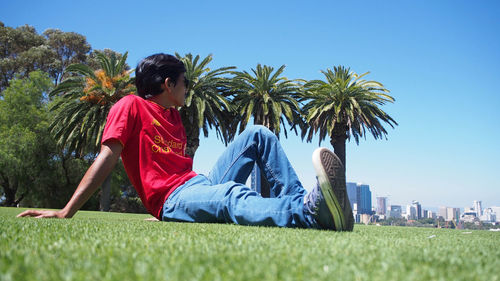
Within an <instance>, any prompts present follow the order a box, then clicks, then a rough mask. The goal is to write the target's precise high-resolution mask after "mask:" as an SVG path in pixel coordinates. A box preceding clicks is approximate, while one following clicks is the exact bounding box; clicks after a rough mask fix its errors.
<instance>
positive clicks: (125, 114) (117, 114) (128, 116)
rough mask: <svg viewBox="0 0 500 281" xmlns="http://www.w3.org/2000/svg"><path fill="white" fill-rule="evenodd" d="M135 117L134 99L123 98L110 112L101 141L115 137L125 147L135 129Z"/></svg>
mask: <svg viewBox="0 0 500 281" xmlns="http://www.w3.org/2000/svg"><path fill="white" fill-rule="evenodd" d="M135 118H136V114H135V110H134V104H133V99H128V98H122V99H121V100H120V101H118V102H117V103H116V104H115V105H114V106H113V107H111V110H110V111H109V113H108V118H107V120H106V126H105V127H104V132H103V134H102V141H101V143H105V142H106V141H108V140H112V139H115V140H118V141H120V143H121V144H122V146H123V147H125V144H126V143H127V140H128V139H129V137H130V136H131V135H132V132H133V130H134V125H135Z"/></svg>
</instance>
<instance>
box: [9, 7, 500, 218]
mask: <svg viewBox="0 0 500 281" xmlns="http://www.w3.org/2000/svg"><path fill="white" fill-rule="evenodd" d="M499 14H500V4H499V2H498V1H355V2H352V1H309V2H304V1H248V2H240V1H215V0H214V1H102V0H101V1H31V0H30V1H7V0H1V1H0V20H1V21H3V22H4V24H5V25H7V26H11V27H17V26H20V25H24V24H29V25H32V26H34V27H35V28H36V29H37V31H38V32H40V33H41V32H43V31H44V30H45V29H47V28H58V29H61V30H63V31H73V32H77V33H80V34H83V35H85V36H86V37H87V40H88V42H89V43H90V44H91V45H92V47H93V48H94V49H103V48H110V49H113V50H115V51H118V52H125V51H128V52H129V59H128V63H129V64H130V65H131V66H135V65H136V64H137V62H138V61H139V60H140V59H141V58H143V57H145V56H147V55H150V54H152V53H155V52H167V53H174V52H178V53H180V54H185V53H188V52H191V53H193V54H200V55H202V56H206V55H208V54H213V56H214V60H213V62H212V65H211V66H212V67H213V68H215V67H221V66H229V65H234V66H237V67H238V68H239V69H240V70H247V71H249V70H250V68H255V66H256V65H257V63H262V64H267V65H271V66H274V67H276V68H277V67H279V66H281V65H282V64H285V65H286V66H287V67H286V70H285V75H286V76H287V77H288V78H291V79H292V78H303V79H321V78H322V75H321V73H320V70H324V69H327V68H333V66H335V65H345V66H349V67H351V69H352V70H353V71H355V72H357V73H364V72H367V71H370V72H371V74H370V75H369V76H368V77H367V78H370V79H373V80H377V81H379V82H382V83H383V84H384V86H385V87H386V88H388V89H389V90H390V91H391V94H392V95H393V96H394V97H395V99H396V102H395V103H394V104H392V105H388V106H385V107H384V110H386V111H387V112H388V113H389V114H390V115H391V116H392V117H393V118H394V119H395V120H396V121H397V122H398V123H399V126H397V127H396V128H395V129H391V128H388V132H389V134H388V139H387V140H378V141H375V140H373V137H371V136H368V137H367V138H366V140H361V141H360V144H359V146H357V145H356V144H355V142H354V141H352V142H350V143H349V144H348V146H347V180H348V181H354V182H363V183H366V184H369V185H370V186H371V190H372V193H373V195H374V197H375V196H389V198H390V204H401V205H406V204H409V203H410V202H411V200H418V201H420V202H421V203H422V204H423V205H424V206H434V207H438V206H440V205H446V206H450V207H462V208H463V207H466V206H470V205H472V200H482V201H483V207H488V206H493V205H496V206H499V205H500V176H499V174H500V172H499V171H500V169H499V166H500V165H499V164H498V162H499V161H500V160H499V159H500V149H499V148H498V144H499V143H500V141H499V140H500V133H499V128H500V125H499V124H500V110H499V108H500V93H499V87H498V82H499V81H500V74H499V73H500V71H499V69H498V68H499V66H500V51H499V50H500V16H499ZM282 144H283V146H284V148H285V151H286V152H287V154H288V155H289V158H290V161H291V162H292V164H293V165H294V166H295V168H296V170H297V172H298V174H299V177H300V178H301V180H302V181H303V183H304V185H305V186H306V188H309V187H310V186H312V184H313V182H314V172H313V169H312V166H311V160H310V159H311V153H312V151H313V150H314V149H315V148H316V147H317V146H318V141H317V139H316V140H314V141H313V142H312V143H303V142H302V141H301V140H300V138H298V137H295V136H293V137H289V139H284V138H282ZM322 145H323V146H326V147H330V148H331V146H330V144H329V142H328V141H327V142H323V143H322ZM223 149H224V146H223V145H222V144H221V143H220V141H218V140H217V139H216V137H215V134H211V135H210V137H209V138H208V139H202V141H201V147H200V149H199V150H198V152H197V155H196V158H195V170H196V171H198V172H202V173H208V172H209V171H210V168H211V166H212V165H213V163H214V162H215V159H216V157H217V156H218V155H219V154H220V153H221V152H222V151H223Z"/></svg>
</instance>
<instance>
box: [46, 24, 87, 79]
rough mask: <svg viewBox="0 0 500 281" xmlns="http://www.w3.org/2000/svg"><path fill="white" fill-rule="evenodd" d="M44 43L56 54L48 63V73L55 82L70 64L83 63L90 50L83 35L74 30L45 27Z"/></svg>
mask: <svg viewBox="0 0 500 281" xmlns="http://www.w3.org/2000/svg"><path fill="white" fill-rule="evenodd" d="M43 35H45V37H46V38H47V42H46V44H47V45H48V46H50V48H51V49H52V50H53V51H54V52H55V54H56V56H55V59H54V61H53V62H52V63H51V65H50V74H51V76H52V77H53V78H54V81H55V83H56V84H58V83H59V82H61V80H62V77H63V73H64V70H65V69H66V67H68V66H69V65H70V64H75V63H84V62H85V61H86V60H87V54H88V53H89V52H90V45H89V44H88V43H87V39H86V38H85V36H83V35H80V34H78V33H75V32H63V31H61V30H59V29H47V30H45V31H44V32H43Z"/></svg>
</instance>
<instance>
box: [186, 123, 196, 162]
mask: <svg viewBox="0 0 500 281" xmlns="http://www.w3.org/2000/svg"><path fill="white" fill-rule="evenodd" d="M185 129H186V138H187V143H186V155H187V156H189V157H191V158H192V159H194V154H195V153H196V150H198V147H199V146H200V129H199V128H198V127H196V126H194V125H192V126H190V127H185Z"/></svg>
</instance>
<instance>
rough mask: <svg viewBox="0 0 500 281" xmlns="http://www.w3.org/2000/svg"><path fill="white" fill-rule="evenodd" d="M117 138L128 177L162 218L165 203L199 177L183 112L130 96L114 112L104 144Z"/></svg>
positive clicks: (144, 199) (144, 202) (152, 210)
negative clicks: (188, 149) (188, 144)
mask: <svg viewBox="0 0 500 281" xmlns="http://www.w3.org/2000/svg"><path fill="white" fill-rule="evenodd" d="M111 139H115V140H118V141H120V143H121V144H122V146H123V150H122V153H121V156H122V160H123V165H124V166H125V170H126V171H127V175H128V177H129V179H130V181H131V182H132V184H133V185H134V187H135V189H136V190H137V193H138V194H139V197H140V198H141V200H142V203H143V204H144V206H145V207H146V209H147V210H148V212H149V213H150V214H151V215H153V216H155V217H156V218H158V219H161V218H160V214H161V211H162V207H163V203H164V202H165V200H166V199H167V198H168V196H169V195H170V194H171V193H172V192H173V191H174V190H175V189H176V188H177V187H179V186H180V185H182V184H184V183H185V182H186V181H188V180H189V179H191V178H192V177H194V176H196V173H195V172H193V170H192V169H193V160H192V159H191V158H190V157H188V156H186V155H185V150H186V131H185V130H184V126H183V125H182V121H181V116H180V114H179V111H177V110H176V109H174V108H168V109H167V108H164V107H162V106H160V105H158V104H156V103H154V102H151V101H148V100H145V99H143V98H141V97H139V96H135V95H129V96H126V97H124V98H122V99H121V100H119V101H118V102H117V103H116V104H115V105H114V106H113V107H112V108H111V110H110V112H109V114H108V119H107V122H106V127H105V129H104V133H103V136H102V143H105V142H106V141H108V140H111Z"/></svg>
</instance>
